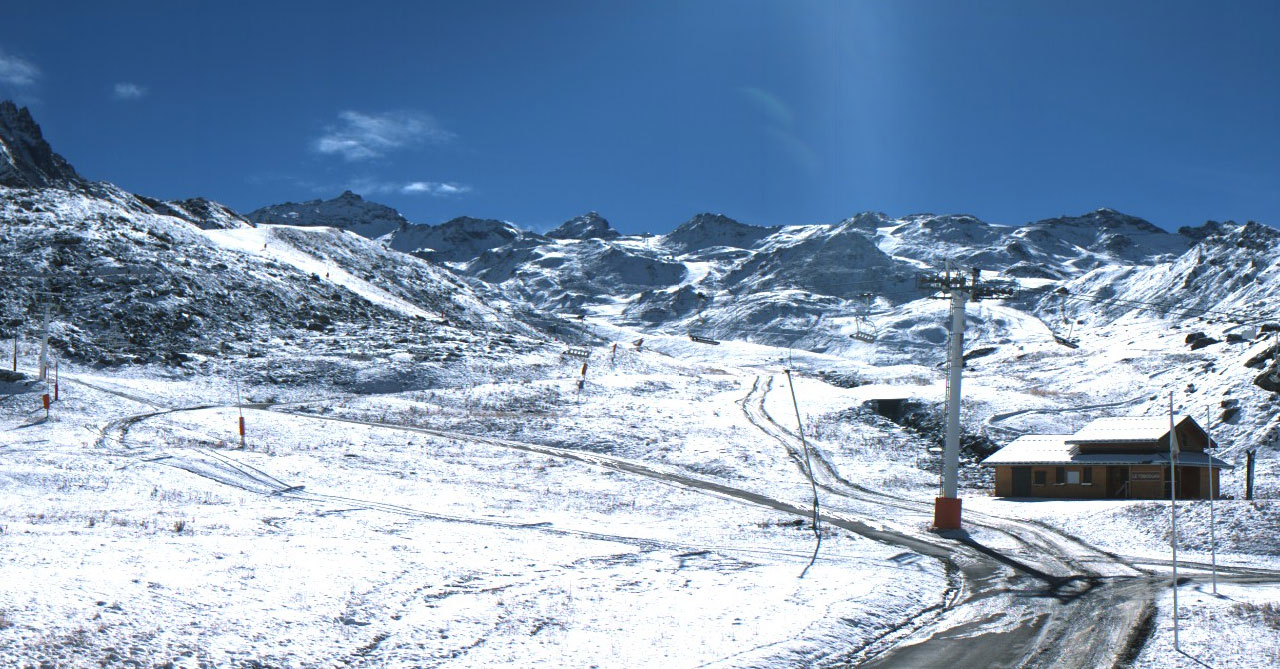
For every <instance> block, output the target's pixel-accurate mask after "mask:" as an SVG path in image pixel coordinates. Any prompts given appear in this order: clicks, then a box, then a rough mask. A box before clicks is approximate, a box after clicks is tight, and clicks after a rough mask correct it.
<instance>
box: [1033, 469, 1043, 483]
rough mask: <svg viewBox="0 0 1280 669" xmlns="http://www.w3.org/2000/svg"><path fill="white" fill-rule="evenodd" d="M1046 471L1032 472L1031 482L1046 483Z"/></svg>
mask: <svg viewBox="0 0 1280 669" xmlns="http://www.w3.org/2000/svg"><path fill="white" fill-rule="evenodd" d="M1044 479H1045V476H1044V471H1043V470H1042V471H1035V472H1031V482H1032V483H1034V484H1035V485H1044Z"/></svg>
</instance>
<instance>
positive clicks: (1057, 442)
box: [981, 418, 1235, 469]
mask: <svg viewBox="0 0 1280 669" xmlns="http://www.w3.org/2000/svg"><path fill="white" fill-rule="evenodd" d="M1165 420H1168V419H1167V418H1166V419H1165ZM1168 431H1169V430H1168V426H1167V425H1166V427H1165V433H1168ZM1074 436H1075V435H1070V434H1028V435H1024V436H1021V437H1018V438H1017V439H1014V440H1013V441H1012V442H1011V443H1010V444H1009V445H1008V446H1005V447H1004V448H1002V449H1000V450H998V451H996V452H995V453H993V454H991V456H990V457H988V458H987V459H985V460H983V461H982V463H981V464H982V466H983V467H997V466H1009V465H1048V466H1075V467H1081V466H1086V465H1165V466H1168V464H1169V454H1168V453H1167V452H1162V451H1158V452H1146V453H1136V452H1135V453H1081V452H1080V448H1079V446H1077V445H1076V444H1075V443H1073V441H1074V440H1073V437H1074ZM1161 436H1164V435H1161ZM1110 441H1115V440H1110ZM1178 464H1179V465H1180V466H1183V467H1210V466H1212V467H1220V468H1222V469H1234V468H1235V466H1234V465H1231V464H1229V463H1226V462H1223V461H1222V460H1219V459H1217V458H1214V457H1211V456H1210V455H1209V454H1207V453H1194V452H1183V453H1182V454H1181V455H1180V456H1179V457H1178Z"/></svg>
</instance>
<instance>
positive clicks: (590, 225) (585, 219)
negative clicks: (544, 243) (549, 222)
mask: <svg viewBox="0 0 1280 669" xmlns="http://www.w3.org/2000/svg"><path fill="white" fill-rule="evenodd" d="M547 236H548V237H550V238H552V239H615V238H617V237H621V236H622V233H620V232H618V231H617V230H614V229H613V228H611V227H609V221H607V220H605V218H604V217H603V216H601V215H600V214H598V213H596V212H594V211H589V212H587V213H585V214H583V215H581V216H578V217H576V218H571V219H569V220H567V221H565V222H564V223H561V224H560V225H559V226H558V227H556V229H554V230H552V231H551V232H548V233H547Z"/></svg>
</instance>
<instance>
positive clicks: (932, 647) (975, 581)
mask: <svg viewBox="0 0 1280 669" xmlns="http://www.w3.org/2000/svg"><path fill="white" fill-rule="evenodd" d="M772 382H773V377H769V379H768V381H765V382H763V383H762V379H761V378H760V377H757V378H756V380H755V382H754V384H753V385H752V389H751V391H750V392H749V393H748V395H747V397H745V398H743V400H742V403H741V405H742V409H743V413H744V414H745V415H746V417H747V419H748V421H750V422H751V423H752V424H753V425H755V426H756V427H757V428H759V429H760V430H761V431H762V432H764V433H765V434H768V435H769V436H771V437H773V438H774V439H775V440H777V441H779V442H780V443H781V444H782V445H783V446H784V447H785V448H786V449H787V452H788V454H789V456H790V457H791V459H792V460H793V462H795V463H796V465H797V466H798V467H800V468H801V470H802V471H803V469H804V464H803V463H804V460H803V458H804V454H803V450H802V449H803V446H802V445H801V444H800V443H799V440H798V438H797V437H796V436H795V435H794V434H793V433H791V432H790V431H789V430H788V429H786V428H784V427H783V426H781V425H780V424H778V423H777V422H776V421H775V420H773V418H772V417H771V416H769V414H768V412H767V410H766V409H765V398H766V396H767V393H768V391H769V390H770V388H771V387H772ZM810 456H811V458H812V459H813V462H814V463H815V466H814V473H815V477H819V478H821V479H822V488H823V490H825V491H826V492H827V493H828V494H834V495H837V496H840V497H844V498H848V499H852V500H856V501H858V502H862V503H870V504H874V505H878V506H881V507H888V508H889V509H891V510H893V511H894V513H897V514H899V515H901V513H902V512H908V513H909V514H911V515H913V516H915V517H916V518H917V519H921V520H924V519H929V518H931V515H932V514H931V512H932V508H931V506H929V505H928V503H927V502H919V501H915V500H909V499H906V498H902V497H898V496H895V495H888V494H885V493H880V492H878V491H873V490H870V489H867V488H864V487H862V486H859V485H857V484H854V483H852V482H849V481H847V480H845V479H844V478H842V477H841V476H840V475H839V473H838V472H837V471H836V469H835V467H834V466H833V465H832V464H831V463H830V461H829V460H828V459H827V458H826V457H825V455H823V454H822V451H821V448H817V447H811V448H810ZM968 516H969V518H970V521H969V525H971V526H981V527H983V528H985V529H988V530H992V531H996V532H999V533H1001V534H1004V535H1006V536H1008V537H1010V538H1012V539H1013V540H1015V541H1017V542H1018V543H1020V544H1022V545H1023V546H1025V547H1026V548H1028V549H1029V552H1028V555H1036V556H1040V557H1041V559H1043V558H1046V557H1047V558H1049V559H1050V564H1044V563H1036V564H1031V563H1029V562H1030V558H1028V557H1027V555H1023V556H1020V557H1022V558H1023V560H1018V559H1013V558H1011V557H1009V556H1007V555H1004V554H1002V553H1000V552H999V551H995V550H992V549H989V548H986V547H985V546H982V545H981V544H979V543H978V542H977V541H976V540H975V539H973V538H972V537H971V536H969V535H968V533H967V532H960V533H942V534H941V535H940V536H942V537H946V538H947V539H950V541H945V542H944V541H943V540H942V539H934V540H932V541H933V542H935V545H936V546H938V547H939V548H940V549H942V550H943V551H944V552H945V553H946V554H947V556H946V557H944V558H942V559H944V560H954V559H955V558H954V557H952V555H953V554H954V555H956V556H965V557H966V558H968V559H970V560H975V561H976V562H978V563H981V564H985V565H987V567H988V569H989V570H990V573H989V574H987V575H977V578H975V574H974V573H973V570H972V569H969V570H962V573H964V575H965V577H966V579H967V580H969V581H972V584H971V586H972V590H971V591H970V592H969V593H968V595H967V596H966V597H965V598H964V599H963V601H961V602H959V603H958V604H955V605H954V606H951V607H948V608H946V609H944V610H942V611H939V612H937V614H935V615H934V616H932V617H931V618H930V619H929V620H928V621H927V622H925V623H924V624H915V623H907V626H909V627H911V628H912V629H911V631H910V632H909V633H907V634H903V635H898V636H894V637H886V639H885V641H884V642H883V643H881V644H879V645H873V646H872V647H869V648H864V649H861V650H859V651H855V652H854V653H853V654H849V653H845V654H843V655H841V656H839V657H834V658H831V661H832V663H833V664H838V663H848V662H854V663H864V662H866V663H870V664H873V665H880V666H915V665H919V664H933V663H944V664H952V665H954V666H1005V665H1007V666H1023V665H1032V666H1036V665H1041V664H1044V663H1049V664H1052V665H1054V666H1079V667H1093V666H1098V665H1110V664H1113V663H1114V662H1115V661H1116V660H1117V659H1118V658H1119V657H1120V656H1121V654H1122V653H1123V652H1124V651H1125V649H1126V648H1128V647H1129V646H1130V645H1132V644H1133V643H1134V640H1133V639H1132V638H1131V635H1129V634H1126V632H1127V630H1130V629H1135V628H1137V627H1138V622H1139V621H1140V620H1141V618H1142V616H1143V615H1144V614H1145V612H1146V611H1147V610H1148V608H1149V607H1150V606H1151V605H1152V602H1153V601H1154V592H1155V587H1156V586H1155V585H1153V584H1151V583H1149V582H1148V581H1149V580H1150V579H1149V578H1148V577H1146V576H1145V573H1144V572H1142V571H1141V570H1139V569H1138V568H1137V567H1135V566H1133V565H1132V564H1130V563H1127V562H1125V561H1124V560H1123V559H1121V558H1119V557H1117V556H1113V555H1111V554H1109V553H1106V552H1104V551H1100V550H1098V549H1096V548H1094V547H1092V546H1089V545H1088V544H1085V543H1084V542H1082V541H1079V540H1078V539H1075V538H1074V537H1069V536H1067V535H1064V534H1061V533H1058V532H1056V531H1053V530H1049V529H1048V528H1041V527H1035V526H1031V525H1029V524H1025V523H1020V522H1017V521H1009V520H1007V519H1000V518H997V517H994V516H990V515H988V514H975V513H970V514H968ZM975 517H976V519H980V520H979V522H974V519H975ZM1096 567H1111V568H1110V569H1107V571H1110V572H1115V571H1127V572H1129V575H1128V582H1126V583H1123V584H1122V585H1121V586H1118V587H1110V588H1109V589H1110V590H1112V591H1115V592H1114V593H1113V594H1112V595H1111V596H1109V597H1101V596H1098V595H1099V593H1102V592H1105V591H1106V590H1108V581H1109V579H1112V578H1116V577H1118V576H1124V575H1122V574H1116V573H1111V574H1105V575H1104V574H1102V573H1100V572H1099V571H1098V570H1097V569H1096ZM1050 571H1058V572H1060V573H1058V574H1056V575H1055V574H1052V573H1050ZM1062 571H1065V572H1066V573H1065V574H1063V573H1061V572H1062ZM1080 572H1083V574H1081V573H1080ZM1011 586H1012V587H1013V588H1014V589H1016V590H1020V591H1023V592H1032V593H1035V595H1036V596H1038V597H1044V598H1049V599H1053V600H1054V601H1058V602H1060V605H1059V606H1057V607H1056V608H1057V609H1061V608H1063V606H1062V605H1066V606H1067V607H1068V608H1071V609H1077V608H1085V605H1086V604H1092V606H1090V607H1089V609H1091V610H1090V613H1092V614H1093V615H1089V614H1083V615H1073V613H1078V612H1075V611H1073V612H1071V613H1067V614H1065V615H1064V614H1063V612H1062V611H1061V610H1054V608H1055V607H1048V608H1045V607H1036V606H1031V605H1028V604H1025V603H1023V604H1021V605H1020V604H1019V602H1018V601H1011V602H1010V608H1009V609H1008V610H1007V611H1006V612H1005V613H1004V614H1002V615H1001V616H996V617H988V618H986V619H982V618H979V617H978V616H977V615H976V614H966V612H965V611H964V609H966V608H973V609H975V611H977V610H981V609H982V608H984V607H982V606H980V605H981V604H982V602H983V600H986V599H988V598H991V597H999V596H1005V595H1006V593H1007V592H1008V591H1009V589H1010V587H1011ZM1117 595H1119V596H1117ZM1117 600H1119V601H1117ZM1126 603H1127V604H1128V605H1127V606H1120V605H1119V604H1126ZM1135 603H1136V605H1135ZM1117 612H1119V613H1120V615H1117ZM1082 617H1083V618H1084V619H1087V620H1088V621H1089V622H1088V624H1087V625H1084V626H1083V628H1082V625H1081V623H1080V619H1081V618H1082ZM1117 618H1119V619H1118V620H1117ZM1097 621H1107V622H1109V623H1111V625H1110V626H1100V629H1101V631H1102V633H1103V635H1105V637H1106V638H1104V639H1098V638H1097V637H1098V636H1099V634H1098V631H1099V630H1098V629H1095V628H1094V625H1093V624H1094V623H1095V622H1097ZM1000 623H1002V624H1000ZM1116 623H1120V624H1116ZM1084 633H1088V634H1089V635H1092V636H1091V639H1090V641H1089V643H1090V644H1091V645H1081V644H1083V643H1085V641H1084ZM958 638H966V639H969V640H970V641H969V642H967V643H964V644H959V645H958V644H956V640H957V639H958ZM984 638H985V639H986V640H985V642H980V641H979V640H980V639H984ZM1099 641H1101V643H1099ZM908 642H911V643H908ZM1080 648H1085V649H1092V652H1084V653H1079V654H1078V655H1067V654H1066V653H1065V651H1068V650H1069V649H1070V650H1078V649H1080ZM1055 649H1056V650H1057V652H1055Z"/></svg>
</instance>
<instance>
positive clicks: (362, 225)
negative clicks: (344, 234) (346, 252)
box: [245, 190, 409, 239]
mask: <svg viewBox="0 0 1280 669" xmlns="http://www.w3.org/2000/svg"><path fill="white" fill-rule="evenodd" d="M245 218H247V219H249V220H250V221H253V222H254V223H284V224H287V225H323V226H329V227H334V228H342V229H344V230H350V231H352V232H354V233H356V234H358V235H361V236H364V237H368V238H370V239H372V238H375V237H381V236H382V235H385V234H387V233H388V232H392V231H394V230H398V229H399V228H401V227H402V226H405V225H408V224H409V221H407V220H405V218H404V217H403V216H401V215H400V212H398V211H396V210H395V209H392V208H391V207H388V206H387V205H385V204H379V203H377V202H371V201H369V200H366V199H364V198H363V197H360V195H358V194H356V193H353V192H351V191H349V190H347V191H343V193H342V194H341V195H339V196H337V197H335V198H333V199H332V200H308V201H306V202H285V203H283V204H273V205H269V206H266V207H262V208H261V209H255V210H253V211H251V212H249V213H248V214H247V215H246V216H245Z"/></svg>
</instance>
